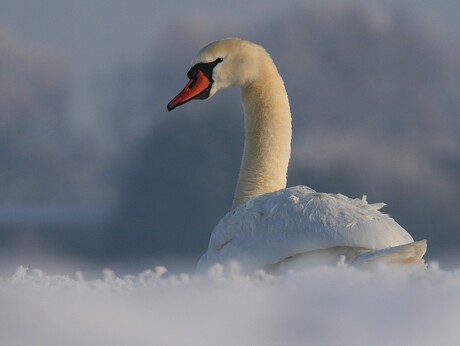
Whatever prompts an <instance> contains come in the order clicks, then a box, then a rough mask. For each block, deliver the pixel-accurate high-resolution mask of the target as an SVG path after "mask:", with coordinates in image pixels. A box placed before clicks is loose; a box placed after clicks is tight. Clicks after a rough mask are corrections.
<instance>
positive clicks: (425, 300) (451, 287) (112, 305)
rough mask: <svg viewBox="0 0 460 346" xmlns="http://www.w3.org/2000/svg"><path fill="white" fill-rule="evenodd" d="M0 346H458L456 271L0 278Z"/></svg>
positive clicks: (28, 273)
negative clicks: (435, 345)
mask: <svg viewBox="0 0 460 346" xmlns="http://www.w3.org/2000/svg"><path fill="white" fill-rule="evenodd" d="M0 307H1V309H0V345H8V346H16V345H21V346H24V345H37V346H39V345H47V346H53V345H66V346H72V345H265V346H270V345H307V344H311V345H334V344H341V345H363V344H372V345H415V344H417V345H433V344H437V345H440V344H451V345H453V344H459V342H460V329H459V328H458V320H459V319H460V270H452V271H444V270H441V269H440V268H439V266H438V265H437V264H436V263H431V264H429V266H428V269H427V270H425V271H418V272H408V271H406V270H400V269H396V268H394V267H380V268H378V269H376V270H375V271H363V270H359V269H357V268H353V267H347V266H344V265H340V266H337V267H318V268H313V269H309V270H306V271H302V272H291V273H287V274H285V275H281V276H271V275H268V274H266V273H264V272H257V273H256V274H254V275H252V276H247V275H242V274H240V272H239V270H238V267H233V268H230V269H229V270H227V271H226V270H224V269H223V268H221V267H214V268H213V269H212V271H211V272H210V273H209V275H207V276H202V277H199V276H194V275H192V274H170V273H168V272H167V270H166V269H165V268H164V267H156V268H155V269H154V270H147V271H144V272H141V273H139V274H137V275H125V276H121V277H120V276H117V275H116V274H115V273H114V272H113V271H111V270H105V271H103V273H102V274H101V275H99V277H97V278H95V279H87V278H85V274H84V273H81V272H77V273H75V274H72V275H49V274H46V273H45V272H43V271H42V270H39V269H27V268H25V267H22V266H21V267H18V268H17V269H16V272H15V273H14V274H13V275H11V276H4V277H0Z"/></svg>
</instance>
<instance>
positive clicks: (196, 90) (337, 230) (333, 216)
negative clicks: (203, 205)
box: [168, 38, 426, 272]
mask: <svg viewBox="0 0 460 346" xmlns="http://www.w3.org/2000/svg"><path fill="white" fill-rule="evenodd" d="M187 76H188V77H189V79H190V81H189V82H188V84H187V85H186V87H185V88H184V89H183V90H182V91H181V92H180V93H179V94H178V95H177V96H176V97H175V98H174V99H173V100H172V101H171V102H170V103H169V104H168V110H172V109H174V108H176V107H178V106H180V105H182V104H184V103H186V102H188V101H190V100H192V99H207V98H209V97H211V96H212V95H214V94H215V93H216V92H217V91H218V90H220V89H223V88H227V87H232V86H236V87H240V88H241V98H242V102H243V106H244V113H245V144H244V153H243V159H242V162H241V169H240V174H239V178H238V184H237V188H236V192H235V197H234V201H233V207H232V210H231V211H230V212H229V213H228V214H227V215H226V216H225V217H224V218H223V219H222V220H221V221H220V222H219V223H218V224H217V226H216V227H215V229H214V231H213V232H212V235H211V239H210V242H209V248H208V251H207V252H206V253H205V254H204V255H203V256H202V257H201V259H200V261H199V263H198V266H197V271H198V272H203V271H205V270H207V269H208V268H210V267H211V266H212V265H214V264H216V263H222V264H226V263H228V262H230V261H237V262H239V263H241V264H242V266H243V268H244V270H245V271H248V272H251V271H253V270H255V269H258V268H271V269H274V268H279V267H284V266H285V265H288V267H291V266H292V265H293V264H297V265H299V264H300V265H301V266H304V265H306V264H308V263H317V262H318V261H319V262H320V263H323V262H330V261H335V262H337V261H338V260H342V261H343V260H345V262H346V263H354V264H358V263H371V262H375V261H385V262H389V263H418V264H422V263H424V262H423V259H422V257H423V255H424V253H425V251H426V241H424V240H423V241H419V242H414V240H413V238H412V237H411V236H410V234H409V233H407V232H406V231H405V230H404V229H403V228H402V227H401V226H399V225H398V224H397V223H396V222H395V221H394V220H393V219H392V218H391V217H389V216H388V215H385V214H382V213H381V212H379V209H380V208H381V207H382V206H383V205H384V204H383V203H381V204H368V203H367V202H366V199H365V198H363V199H350V198H348V197H345V196H343V195H341V194H327V193H317V192H315V191H313V190H312V189H310V188H308V187H305V186H297V187H291V188H286V174H287V169H288V162H289V158H290V150H291V112H290V108H289V101H288V97H287V93H286V90H285V87H284V82H283V80H282V79H281V76H280V75H279V73H278V71H277V69H276V66H275V64H274V63H273V61H272V59H271V57H270V55H269V54H268V53H267V52H266V51H265V50H264V49H263V48H262V47H261V46H259V45H257V44H255V43H252V42H249V41H245V40H240V39H233V38H232V39H225V40H221V41H217V42H214V43H211V44H210V45H208V46H206V47H204V48H203V49H202V50H201V51H200V52H199V53H198V55H197V57H196V58H195V60H194V62H193V67H192V68H191V69H190V71H189V72H188V74H187Z"/></svg>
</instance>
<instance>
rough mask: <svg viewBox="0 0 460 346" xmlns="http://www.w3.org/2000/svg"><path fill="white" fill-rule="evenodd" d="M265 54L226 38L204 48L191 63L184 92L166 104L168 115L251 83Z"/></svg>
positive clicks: (250, 46) (263, 51) (248, 43)
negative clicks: (221, 92) (180, 108)
mask: <svg viewBox="0 0 460 346" xmlns="http://www.w3.org/2000/svg"><path fill="white" fill-rule="evenodd" d="M266 57H269V56H268V54H267V53H266V52H265V50H264V49H263V48H262V47H261V46H259V45H257V44H255V43H252V42H249V41H245V40H241V39H236V38H229V39H225V40H221V41H217V42H213V43H211V44H209V45H207V46H206V47H204V48H203V49H202V50H201V51H200V52H199V53H198V55H197V56H196V57H195V59H193V62H192V67H191V69H190V70H189V71H188V73H187V77H188V78H189V79H190V80H189V82H188V83H187V85H186V86H185V88H184V89H183V90H182V91H181V92H180V93H179V94H178V95H177V96H176V97H175V98H174V99H173V100H172V101H171V102H169V104H168V111H171V110H173V109H174V108H176V107H178V106H180V105H183V104H184V103H186V102H188V101H191V100H194V99H199V100H204V99H208V98H210V97H211V96H212V95H214V94H215V93H216V92H217V91H218V90H220V89H224V88H228V87H232V86H239V87H244V86H245V85H247V84H249V83H251V82H252V81H253V80H255V78H256V77H257V75H258V71H259V67H260V65H261V62H262V61H263V59H264V58H266Z"/></svg>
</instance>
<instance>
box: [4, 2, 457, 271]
mask: <svg viewBox="0 0 460 346" xmlns="http://www.w3.org/2000/svg"><path fill="white" fill-rule="evenodd" d="M459 13H460V3H459V2H458V1H456V0H439V1H428V0H427V1H424V0H404V1H403V0H398V1H390V0H372V1H332V0H328V1H305V0H304V1H295V0H285V1H283V2H279V1H269V2H267V1H266V0H255V1H251V2H247V0H233V1H232V2H228V1H226V2H223V1H211V0H200V1H194V2H189V1H185V0H183V1H182V0H181V1H169V2H165V1H147V0H133V1H129V2H127V1H122V0H111V1H103V0H91V1H89V0H80V1H78V2H75V1H70V0H39V1H21V0H2V1H1V2H0V263H1V265H0V267H2V268H10V267H11V268H15V267H16V266H17V265H19V264H22V265H26V266H31V267H35V266H36V265H37V264H36V263H38V262H40V265H41V266H42V267H43V266H46V264H48V265H49V266H53V265H56V263H60V265H63V263H67V262H69V263H74V262H78V263H86V264H88V266H92V267H98V266H101V267H102V266H107V265H110V266H112V267H113V266H115V267H116V266H119V267H121V268H130V267H134V266H148V267H152V266H154V265H156V264H163V265H164V264H166V265H168V266H170V267H171V266H172V267H174V266H175V265H179V264H182V265H183V263H189V265H190V267H192V266H193V265H194V263H195V261H196V260H197V259H198V258H199V256H200V255H201V254H202V253H203V252H204V251H205V250H206V248H207V244H208V240H209V235H210V233H211V231H212V229H213V227H214V226H215V225H216V223H217V222H218V221H219V220H220V218H222V217H223V215H225V213H226V212H227V211H228V210H229V208H230V206H231V202H232V197H233V190H234V186H235V183H236V179H237V174H238V168H239V162H240V156H241V153H242V145H243V117H242V109H241V105H240V101H239V94H238V91H237V90H231V91H227V92H222V93H219V94H218V95H216V96H215V97H213V98H212V99H211V100H209V101H207V102H200V101H195V102H192V103H189V104H187V106H186V107H181V108H178V109H177V110H175V111H174V112H172V113H168V112H167V111H166V104H167V103H168V102H169V101H170V99H171V98H172V97H174V96H175V95H176V94H177V93H178V92H179V91H180V90H181V89H182V87H183V86H184V85H185V83H186V72H187V71H188V69H189V67H190V61H191V59H192V58H193V57H194V55H195V54H196V53H197V51H198V50H199V49H200V48H201V47H203V46H204V45H205V44H207V43H209V42H211V41H213V40H216V39H220V38H224V37H229V36H237V37H242V38H246V39H249V40H253V41H255V42H258V43H260V44H262V45H263V46H264V47H266V49H267V50H268V51H269V52H270V53H271V55H272V57H273V59H274V60H275V63H276V64H277V66H278V68H279V70H280V72H281V74H282V76H283V78H284V80H285V83H286V87H287V90H288V93H289V96H290V101H291V106H292V112H293V126H294V140H293V157H292V161H291V164H290V170H289V180H288V184H289V185H297V184H303V185H308V186H310V187H312V188H314V189H315V190H318V191H324V192H341V193H343V194H346V195H348V196H350V197H357V198H360V197H361V196H362V195H363V194H366V195H367V196H368V200H369V201H370V202H381V201H384V202H385V203H387V204H388V206H387V207H385V209H384V210H385V211H386V212H387V213H389V214H391V215H392V216H393V217H394V218H395V219H396V220H397V221H398V222H399V223H400V224H401V225H402V226H403V227H404V228H406V229H407V230H408V231H409V232H410V233H411V234H412V235H413V237H414V238H415V239H428V244H429V250H428V254H427V258H428V259H437V260H439V261H441V263H442V264H445V265H446V266H447V265H449V263H452V261H453V259H455V257H456V253H457V252H458V251H459V250H460V212H459V211H458V200H459V197H458V196H459V195H460V135H459V133H460V42H459V40H458V37H460V21H459V20H458V14H459ZM57 259H58V260H57ZM178 263H179V264H178ZM9 266H10V267H9Z"/></svg>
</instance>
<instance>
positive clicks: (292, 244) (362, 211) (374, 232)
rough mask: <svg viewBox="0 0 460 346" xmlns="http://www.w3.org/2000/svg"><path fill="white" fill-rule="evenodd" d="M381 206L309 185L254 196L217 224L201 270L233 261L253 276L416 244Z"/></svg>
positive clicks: (203, 258) (380, 204)
mask: <svg viewBox="0 0 460 346" xmlns="http://www.w3.org/2000/svg"><path fill="white" fill-rule="evenodd" d="M383 206H384V204H383V203H379V204H368V203H367V201H366V200H365V199H364V198H363V199H350V198H348V197H346V196H343V195H341V194H326V193H317V192H315V191H314V190H312V189H310V188H308V187H305V186H296V187H291V188H286V189H283V190H279V191H275V192H272V193H268V194H264V195H260V196H255V197H253V198H251V199H250V200H249V201H247V202H246V203H244V204H242V205H241V206H239V207H238V208H236V209H234V210H232V211H230V212H229V213H228V214H227V215H226V216H225V217H224V218H223V219H222V220H221V221H220V222H219V223H218V224H217V226H216V227H215V229H214V231H213V232H212V235H211V239H210V243H209V248H208V251H207V252H206V253H205V254H204V255H203V256H202V258H201V260H200V262H199V264H198V271H203V270H206V269H207V268H209V267H210V266H212V265H213V264H215V263H227V262H229V261H232V260H235V261H238V262H240V263H241V264H242V265H243V266H244V269H245V270H248V271H252V270H255V269H257V268H261V267H265V266H267V265H272V264H276V263H280V262H282V261H284V260H285V259H288V258H292V257H294V256H298V255H301V254H305V253H310V252H314V251H318V250H323V249H331V248H356V249H361V250H365V251H369V250H379V249H385V248H388V247H394V246H398V245H403V244H407V243H412V242H413V241H414V240H413V238H412V237H411V236H410V234H409V233H407V231H406V230H404V229H403V228H402V227H401V226H400V225H398V224H397V223H396V222H395V221H394V220H393V219H392V218H391V217H390V216H388V215H386V214H383V213H381V212H380V211H379V209H380V208H382V207H383Z"/></svg>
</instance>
